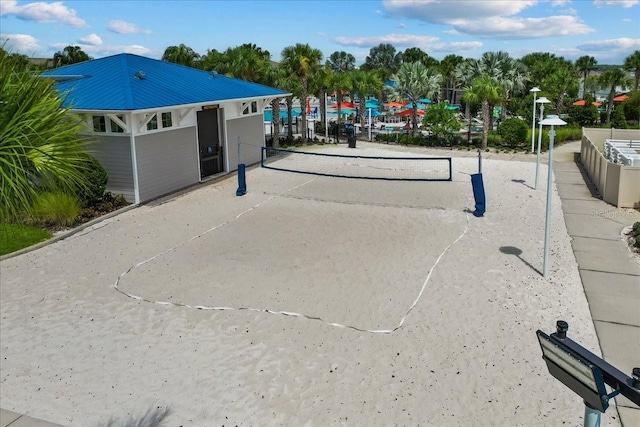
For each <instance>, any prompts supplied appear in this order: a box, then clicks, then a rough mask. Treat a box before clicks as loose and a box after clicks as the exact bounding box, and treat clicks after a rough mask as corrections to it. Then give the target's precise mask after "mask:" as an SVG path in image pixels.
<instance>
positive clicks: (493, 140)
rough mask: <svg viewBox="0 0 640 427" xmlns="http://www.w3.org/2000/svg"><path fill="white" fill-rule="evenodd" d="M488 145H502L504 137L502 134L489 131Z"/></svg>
mask: <svg viewBox="0 0 640 427" xmlns="http://www.w3.org/2000/svg"><path fill="white" fill-rule="evenodd" d="M487 145H491V146H494V147H495V146H497V145H502V137H501V136H500V134H498V133H495V132H489V135H487Z"/></svg>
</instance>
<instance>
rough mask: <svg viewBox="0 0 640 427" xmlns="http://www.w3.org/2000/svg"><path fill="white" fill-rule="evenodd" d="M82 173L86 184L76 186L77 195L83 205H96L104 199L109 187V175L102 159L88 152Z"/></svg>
mask: <svg viewBox="0 0 640 427" xmlns="http://www.w3.org/2000/svg"><path fill="white" fill-rule="evenodd" d="M82 175H83V176H84V182H83V184H84V185H83V186H78V187H76V195H77V196H78V198H79V199H80V201H81V203H82V205H83V206H85V207H86V206H91V205H94V204H96V203H97V202H99V201H100V199H102V196H103V195H104V191H105V189H106V188H107V180H108V178H109V175H108V174H107V171H106V170H105V168H104V167H103V166H102V164H101V163H100V161H98V159H96V158H95V157H92V156H90V155H88V154H87V155H86V161H85V167H84V168H83V169H82Z"/></svg>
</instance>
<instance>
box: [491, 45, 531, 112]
mask: <svg viewBox="0 0 640 427" xmlns="http://www.w3.org/2000/svg"><path fill="white" fill-rule="evenodd" d="M480 70H481V75H486V76H489V77H490V78H491V79H493V80H494V81H495V82H496V83H497V84H498V85H500V86H501V87H502V95H503V97H504V98H503V99H501V100H500V102H501V104H502V111H501V113H500V117H501V118H504V117H505V116H506V114H507V108H506V106H507V103H508V102H509V99H510V97H511V94H513V93H514V92H521V91H522V90H524V89H525V83H526V81H527V80H528V79H529V74H528V72H527V66H526V65H524V64H523V63H522V62H520V61H518V60H516V59H513V58H511V57H510V56H509V54H508V53H507V52H505V51H498V52H485V53H484V54H483V55H482V58H481V59H480Z"/></svg>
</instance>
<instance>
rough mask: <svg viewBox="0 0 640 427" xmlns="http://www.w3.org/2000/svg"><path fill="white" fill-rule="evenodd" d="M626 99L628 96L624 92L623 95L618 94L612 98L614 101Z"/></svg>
mask: <svg viewBox="0 0 640 427" xmlns="http://www.w3.org/2000/svg"><path fill="white" fill-rule="evenodd" d="M627 99H629V97H628V96H627V95H626V94H625V95H618V96H616V97H615V98H613V101H614V102H624V101H626V100H627Z"/></svg>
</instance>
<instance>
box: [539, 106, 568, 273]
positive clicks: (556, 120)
mask: <svg viewBox="0 0 640 427" xmlns="http://www.w3.org/2000/svg"><path fill="white" fill-rule="evenodd" d="M566 124H567V122H565V121H564V120H561V119H560V117H558V116H552V115H549V116H547V118H546V119H544V120H542V121H541V122H540V125H541V126H542V125H545V126H551V130H550V131H549V166H548V168H547V170H548V173H547V213H546V216H545V220H544V260H543V264H542V265H543V267H542V275H543V276H544V278H545V279H546V278H547V277H548V275H549V238H550V237H551V227H550V225H551V192H552V190H553V182H552V181H553V139H554V137H555V136H556V131H555V129H554V126H564V125H566Z"/></svg>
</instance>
